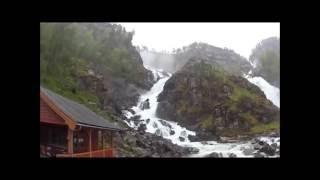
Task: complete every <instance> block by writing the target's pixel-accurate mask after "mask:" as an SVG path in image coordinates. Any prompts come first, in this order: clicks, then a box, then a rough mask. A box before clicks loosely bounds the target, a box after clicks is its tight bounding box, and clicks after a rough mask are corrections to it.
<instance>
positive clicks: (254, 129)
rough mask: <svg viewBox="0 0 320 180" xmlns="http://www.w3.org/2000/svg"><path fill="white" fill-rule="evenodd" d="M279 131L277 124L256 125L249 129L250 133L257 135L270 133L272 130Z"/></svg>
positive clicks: (278, 124)
mask: <svg viewBox="0 0 320 180" xmlns="http://www.w3.org/2000/svg"><path fill="white" fill-rule="evenodd" d="M278 129H280V123H279V122H271V123H268V124H258V125H256V126H254V127H252V128H251V133H254V134H258V133H264V132H271V131H274V130H278Z"/></svg>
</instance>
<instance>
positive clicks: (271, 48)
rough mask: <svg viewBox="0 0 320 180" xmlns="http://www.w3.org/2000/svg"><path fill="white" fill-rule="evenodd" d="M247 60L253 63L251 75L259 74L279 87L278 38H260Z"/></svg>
mask: <svg viewBox="0 0 320 180" xmlns="http://www.w3.org/2000/svg"><path fill="white" fill-rule="evenodd" d="M249 61H250V62H252V63H253V64H254V66H255V67H254V69H253V72H252V73H253V75H254V76H261V77H263V78H264V79H266V80H267V81H268V82H269V83H270V84H272V85H273V86H276V87H278V88H280V39H279V38H276V37H271V38H268V39H264V40H262V41H261V42H260V43H259V44H258V45H257V46H256V47H255V49H254V50H253V51H252V54H251V55H250V57H249Z"/></svg>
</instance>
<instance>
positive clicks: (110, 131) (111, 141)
mask: <svg viewBox="0 0 320 180" xmlns="http://www.w3.org/2000/svg"><path fill="white" fill-rule="evenodd" d="M110 133H111V135H110V136H111V148H113V146H112V131H110Z"/></svg>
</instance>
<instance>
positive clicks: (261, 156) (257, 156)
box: [254, 153, 264, 158]
mask: <svg viewBox="0 0 320 180" xmlns="http://www.w3.org/2000/svg"><path fill="white" fill-rule="evenodd" d="M254 157H255V158H264V155H262V154H261V153H255V154H254Z"/></svg>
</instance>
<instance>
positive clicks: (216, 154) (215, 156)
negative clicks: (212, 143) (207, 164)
mask: <svg viewBox="0 0 320 180" xmlns="http://www.w3.org/2000/svg"><path fill="white" fill-rule="evenodd" d="M205 157H210V158H220V154H219V153H216V152H212V153H210V154H208V155H206V156H205Z"/></svg>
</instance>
